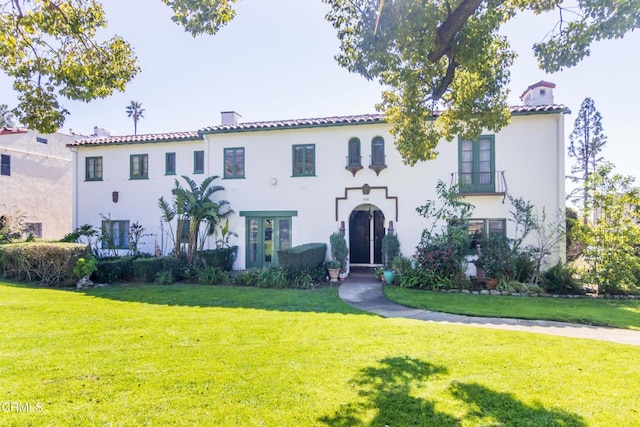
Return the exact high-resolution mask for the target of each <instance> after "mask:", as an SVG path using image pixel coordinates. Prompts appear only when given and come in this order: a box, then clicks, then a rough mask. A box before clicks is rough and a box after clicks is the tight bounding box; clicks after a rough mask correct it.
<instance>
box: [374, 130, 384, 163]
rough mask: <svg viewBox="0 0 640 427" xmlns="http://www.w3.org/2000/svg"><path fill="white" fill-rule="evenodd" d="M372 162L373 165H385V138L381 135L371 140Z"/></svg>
mask: <svg viewBox="0 0 640 427" xmlns="http://www.w3.org/2000/svg"><path fill="white" fill-rule="evenodd" d="M371 164H372V165H384V164H385V154H384V139H382V137H380V136H376V137H375V138H373V140H372V141H371Z"/></svg>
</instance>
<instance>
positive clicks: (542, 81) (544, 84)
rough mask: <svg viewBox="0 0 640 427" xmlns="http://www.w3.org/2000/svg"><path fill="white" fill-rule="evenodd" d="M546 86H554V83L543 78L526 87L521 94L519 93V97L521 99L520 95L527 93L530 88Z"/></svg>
mask: <svg viewBox="0 0 640 427" xmlns="http://www.w3.org/2000/svg"><path fill="white" fill-rule="evenodd" d="M541 86H542V87H548V88H551V89H553V88H555V87H556V84H555V83H551V82H545V81H544V80H540V81H539V82H538V83H534V84H532V85H530V86H529V87H528V88H526V89H525V90H524V91H523V92H522V95H520V99H522V97H523V96H524V94H525V93H527V92H528V91H530V90H531V89H535V88H537V87H541Z"/></svg>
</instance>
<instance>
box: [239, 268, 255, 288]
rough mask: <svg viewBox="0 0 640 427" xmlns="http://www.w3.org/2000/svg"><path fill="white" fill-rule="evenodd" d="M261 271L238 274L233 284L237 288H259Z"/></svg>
mask: <svg viewBox="0 0 640 427" xmlns="http://www.w3.org/2000/svg"><path fill="white" fill-rule="evenodd" d="M259 274H260V270H246V271H242V272H240V273H238V274H236V275H235V276H234V277H233V280H232V283H233V284H234V285H236V286H257V284H258V275H259Z"/></svg>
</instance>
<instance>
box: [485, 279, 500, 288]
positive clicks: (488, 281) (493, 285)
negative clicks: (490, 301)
mask: <svg viewBox="0 0 640 427" xmlns="http://www.w3.org/2000/svg"><path fill="white" fill-rule="evenodd" d="M484 283H485V285H487V289H489V290H490V291H492V290H494V289H495V288H497V287H498V280H497V279H486V280H485V282H484Z"/></svg>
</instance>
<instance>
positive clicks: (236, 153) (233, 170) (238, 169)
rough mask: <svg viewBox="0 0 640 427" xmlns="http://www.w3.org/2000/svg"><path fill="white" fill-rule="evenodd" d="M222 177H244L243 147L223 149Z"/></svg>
mask: <svg viewBox="0 0 640 427" xmlns="http://www.w3.org/2000/svg"><path fill="white" fill-rule="evenodd" d="M224 177H225V178H244V148H242V147H241V148H225V149H224Z"/></svg>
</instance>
